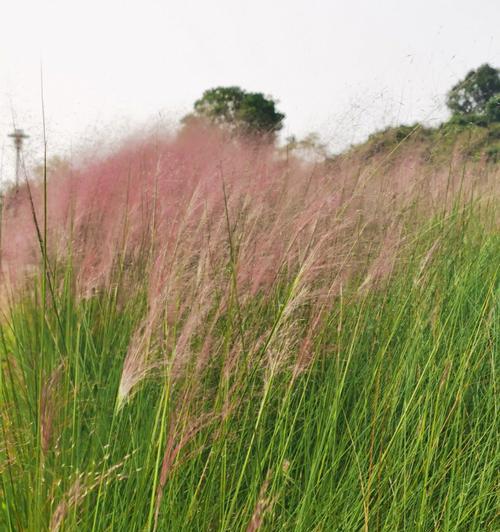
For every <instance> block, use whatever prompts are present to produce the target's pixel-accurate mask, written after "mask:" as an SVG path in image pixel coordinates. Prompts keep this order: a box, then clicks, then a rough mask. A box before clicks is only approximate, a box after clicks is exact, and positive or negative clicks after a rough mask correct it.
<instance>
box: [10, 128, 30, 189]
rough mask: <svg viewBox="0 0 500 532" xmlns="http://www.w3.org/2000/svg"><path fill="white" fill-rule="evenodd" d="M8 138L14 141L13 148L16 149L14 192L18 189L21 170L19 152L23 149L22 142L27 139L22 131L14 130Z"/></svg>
mask: <svg viewBox="0 0 500 532" xmlns="http://www.w3.org/2000/svg"><path fill="white" fill-rule="evenodd" d="M9 137H11V138H13V139H14V146H15V148H16V190H17V189H18V188H19V170H20V168H21V150H22V149H23V140H24V139H27V138H28V135H25V133H24V131H23V130H22V129H17V128H16V129H14V133H11V134H10V135H9Z"/></svg>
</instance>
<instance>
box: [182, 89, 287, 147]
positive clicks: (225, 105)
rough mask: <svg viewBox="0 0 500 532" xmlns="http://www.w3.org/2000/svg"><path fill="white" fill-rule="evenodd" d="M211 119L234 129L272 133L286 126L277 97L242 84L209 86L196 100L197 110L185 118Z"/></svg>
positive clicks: (260, 134)
mask: <svg viewBox="0 0 500 532" xmlns="http://www.w3.org/2000/svg"><path fill="white" fill-rule="evenodd" d="M196 118H202V119H208V120H209V121H210V122H211V123H213V124H215V125H217V126H220V127H224V128H227V129H228V130H229V131H231V132H232V133H235V134H238V135H245V136H258V137H265V136H267V137H271V138H274V136H275V133H276V132H278V131H279V130H280V129H281V128H282V127H283V120H284V118H285V115H284V114H283V113H280V112H278V111H277V110H276V101H275V100H273V99H272V98H270V97H265V96H264V95H263V94H262V93H260V92H246V91H244V90H243V89H241V88H240V87H217V88H214V89H209V90H206V91H205V92H204V93H203V96H202V97H201V98H200V99H199V100H197V101H196V102H195V103H194V113H193V114H192V115H188V116H187V117H185V118H184V120H183V121H184V122H185V123H189V122H190V121H192V120H193V119H196Z"/></svg>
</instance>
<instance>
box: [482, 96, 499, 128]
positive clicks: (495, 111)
mask: <svg viewBox="0 0 500 532" xmlns="http://www.w3.org/2000/svg"><path fill="white" fill-rule="evenodd" d="M485 114H486V118H487V120H488V122H489V123H494V122H500V94H496V95H495V96H493V97H492V98H490V100H489V101H488V103H487V104H486V112H485Z"/></svg>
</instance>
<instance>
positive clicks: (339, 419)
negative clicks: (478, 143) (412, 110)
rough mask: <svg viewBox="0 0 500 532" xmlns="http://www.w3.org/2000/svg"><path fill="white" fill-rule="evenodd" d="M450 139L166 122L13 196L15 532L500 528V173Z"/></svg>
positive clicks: (3, 339) (9, 257) (9, 209)
mask: <svg viewBox="0 0 500 532" xmlns="http://www.w3.org/2000/svg"><path fill="white" fill-rule="evenodd" d="M440 145H441V146H445V145H446V150H444V148H443V150H442V151H441V152H437V151H436V150H435V148H436V146H435V145H433V143H432V142H428V141H426V140H425V138H423V137H422V134H421V133H419V132H417V131H415V135H413V132H412V131H410V132H409V133H408V134H407V135H405V136H404V138H402V139H396V141H395V142H393V143H392V144H390V145H386V144H383V145H382V146H380V145H375V144H374V142H372V144H371V145H367V146H365V148H363V149H356V150H352V151H350V152H347V153H346V154H344V155H342V156H338V157H336V158H333V159H330V160H327V161H325V162H314V161H306V160H303V159H301V158H300V157H298V156H296V155H294V154H293V153H288V152H286V153H285V152H284V151H279V150H278V149H276V148H275V147H273V146H269V145H267V146H266V145H259V144H254V143H245V142H242V141H235V140H228V139H227V138H226V137H225V136H224V135H223V134H222V133H221V132H218V131H215V130H210V129H202V128H200V129H196V128H195V129H192V130H189V131H185V132H183V133H180V134H178V135H169V134H167V133H158V132H156V133H150V134H148V135H146V136H145V137H139V138H130V139H128V140H126V141H123V143H122V144H121V145H120V146H115V147H114V148H113V149H110V150H109V151H108V152H107V153H104V154H103V153H101V154H99V155H95V156H89V155H87V156H86V157H82V159H81V160H79V161H76V162H74V164H72V165H70V166H69V165H68V166H61V167H58V168H51V167H50V165H46V166H45V167H44V169H43V172H42V173H43V175H42V176H41V177H40V178H39V179H35V180H31V181H28V182H26V183H25V184H24V185H23V186H21V187H20V189H19V190H17V191H15V190H11V191H9V192H8V193H7V194H6V196H5V198H4V205H3V219H2V233H1V275H2V285H1V291H0V307H1V309H0V310H1V317H0V370H1V372H0V530H29V531H37V532H38V531H42V530H50V531H62V530H68V531H74V530H82V531H83V530H84V531H87V530H88V531H104V530H119V531H143V530H169V531H195V530H200V531H201V530H203V531H208V530H221V531H226V530H227V531H236V530H242V531H247V532H251V531H252V532H253V531H257V530H280V531H281V530H283V531H287V530H297V531H345V532H348V531H349V532H350V531H355V530H364V531H369V530H370V531H371V530H374V531H375V530H377V531H378V530H387V531H396V530H409V531H434V530H442V531H458V530H461V531H462V530H463V531H476V530H477V531H488V530H491V531H493V530H498V528H499V526H500V522H499V520H498V503H499V501H498V469H499V456H500V454H499V442H500V438H499V425H498V397H499V395H498V378H497V373H496V372H497V370H498V350H499V341H500V335H499V327H500V321H499V301H500V298H499V287H500V285H499V264H500V261H499V258H500V236H499V231H498V229H499V218H498V192H499V183H500V168H499V166H500V165H499V164H498V163H495V162H492V161H489V162H488V161H486V160H485V159H484V157H479V156H478V157H471V156H470V153H468V152H467V151H466V150H464V147H463V145H462V144H460V143H454V142H451V141H450V140H449V139H447V140H446V142H445V140H443V141H442V143H441V144H440ZM368 148H370V149H369V150H368ZM433 150H434V151H433ZM443 154H444V155H443Z"/></svg>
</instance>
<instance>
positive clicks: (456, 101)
mask: <svg viewBox="0 0 500 532" xmlns="http://www.w3.org/2000/svg"><path fill="white" fill-rule="evenodd" d="M498 94H500V70H499V69H497V68H493V67H492V66H490V65H488V64H484V65H482V66H480V67H479V68H478V69H477V70H471V71H470V72H469V73H468V74H467V76H465V79H463V80H462V81H460V82H458V83H457V84H456V85H455V86H454V87H452V89H451V90H450V92H449V93H448V96H447V100H446V104H447V105H448V108H449V109H450V111H451V112H452V113H453V114H458V115H465V114H473V113H475V114H482V113H484V112H485V110H486V105H487V103H488V102H489V101H490V99H491V98H493V97H494V96H496V95H498Z"/></svg>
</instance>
